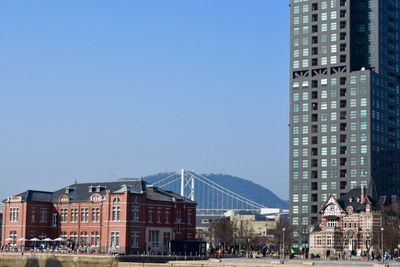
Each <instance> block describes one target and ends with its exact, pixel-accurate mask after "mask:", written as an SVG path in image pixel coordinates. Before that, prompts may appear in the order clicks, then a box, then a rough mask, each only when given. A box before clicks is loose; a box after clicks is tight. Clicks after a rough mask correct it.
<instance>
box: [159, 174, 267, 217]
mask: <svg viewBox="0 0 400 267" xmlns="http://www.w3.org/2000/svg"><path fill="white" fill-rule="evenodd" d="M153 185H155V186H157V187H160V188H162V189H164V190H168V191H173V192H176V193H178V194H180V195H181V196H184V197H187V198H189V199H191V200H192V201H195V202H196V203H197V209H196V210H197V215H198V216H201V215H223V214H224V213H225V212H227V211H229V210H233V211H237V212H239V211H246V212H251V213H259V212H260V210H261V209H262V208H265V206H264V205H262V204H259V203H257V202H255V201H253V200H249V199H248V198H246V197H243V196H241V195H239V194H237V193H235V192H233V191H231V190H229V189H227V188H225V187H223V186H222V185H220V184H217V183H216V182H214V181H212V180H210V179H209V178H207V177H206V176H204V175H202V174H198V173H196V172H195V171H189V170H185V169H182V170H181V171H180V172H173V173H171V174H170V175H168V176H167V177H165V178H162V179H160V180H159V181H156V182H154V183H153Z"/></svg>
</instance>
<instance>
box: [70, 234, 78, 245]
mask: <svg viewBox="0 0 400 267" xmlns="http://www.w3.org/2000/svg"><path fill="white" fill-rule="evenodd" d="M69 239H70V240H71V242H73V243H75V244H76V243H77V242H78V233H77V232H71V233H69Z"/></svg>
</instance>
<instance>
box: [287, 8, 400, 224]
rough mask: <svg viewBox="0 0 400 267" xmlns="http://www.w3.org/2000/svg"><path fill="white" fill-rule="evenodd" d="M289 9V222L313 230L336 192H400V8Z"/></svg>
mask: <svg viewBox="0 0 400 267" xmlns="http://www.w3.org/2000/svg"><path fill="white" fill-rule="evenodd" d="M290 9H291V34H290V36H291V38H290V42H291V49H290V59H291V67H290V75H291V77H290V86H291V88H290V95H291V97H290V197H291V199H290V206H291V209H290V218H291V223H292V225H293V226H309V225H312V224H314V223H316V222H318V220H319V218H318V212H319V209H320V207H321V205H322V204H323V203H324V201H325V200H326V199H327V197H328V196H329V194H330V193H332V194H333V195H334V196H335V197H336V198H339V197H340V196H342V195H344V194H345V193H347V192H348V191H350V189H352V188H356V187H360V186H366V187H367V188H368V190H369V192H371V194H372V195H374V196H381V195H392V194H399V193H400V168H399V165H400V149H399V147H400V130H399V129H400V128H399V125H400V120H399V119H400V109H399V103H400V102H399V101H400V98H399V80H400V75H399V67H400V42H399V35H400V19H399V16H400V1H399V0H291V4H290ZM306 228H307V227H304V229H306Z"/></svg>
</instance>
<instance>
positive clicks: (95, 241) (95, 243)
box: [91, 231, 100, 247]
mask: <svg viewBox="0 0 400 267" xmlns="http://www.w3.org/2000/svg"><path fill="white" fill-rule="evenodd" d="M91 245H92V246H95V247H98V246H100V235H99V232H97V231H96V232H92V240H91Z"/></svg>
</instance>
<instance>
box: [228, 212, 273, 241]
mask: <svg viewBox="0 0 400 267" xmlns="http://www.w3.org/2000/svg"><path fill="white" fill-rule="evenodd" d="M226 215H227V216H228V217H230V220H231V221H232V222H233V223H234V224H235V225H236V229H237V230H238V235H239V236H245V237H255V236H260V237H266V236H268V235H270V236H272V235H274V233H275V230H276V225H277V222H278V221H279V217H276V218H272V219H270V218H268V217H267V216H266V215H261V214H254V213H247V212H239V213H235V212H232V213H230V214H226Z"/></svg>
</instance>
